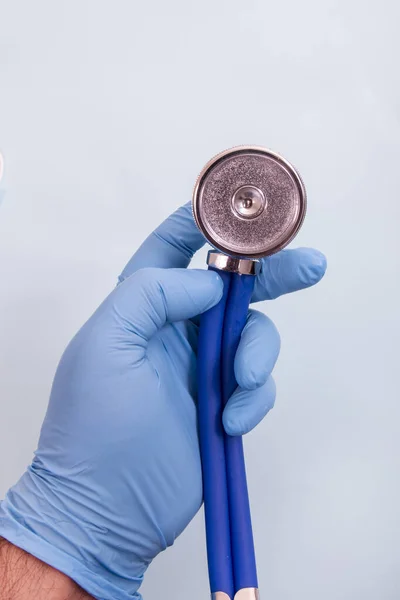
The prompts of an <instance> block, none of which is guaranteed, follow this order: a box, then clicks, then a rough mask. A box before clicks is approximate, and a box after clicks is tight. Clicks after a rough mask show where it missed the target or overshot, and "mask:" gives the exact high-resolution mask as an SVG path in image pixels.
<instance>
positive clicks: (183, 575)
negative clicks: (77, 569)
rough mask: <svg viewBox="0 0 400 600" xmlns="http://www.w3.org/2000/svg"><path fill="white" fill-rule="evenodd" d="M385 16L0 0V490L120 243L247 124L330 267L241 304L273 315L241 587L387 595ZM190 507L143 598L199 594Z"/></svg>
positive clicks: (389, 79) (110, 280)
mask: <svg viewBox="0 0 400 600" xmlns="http://www.w3.org/2000/svg"><path fill="white" fill-rule="evenodd" d="M399 18H400V9H399V4H398V2H397V1H396V0H392V1H391V0H381V1H380V2H377V1H375V2H374V1H369V2H364V1H363V0H338V1H334V0H331V1H324V0H322V1H321V0H303V1H302V2H297V1H296V0H287V1H281V2H272V1H267V0H245V1H243V0H242V1H240V2H239V1H238V0H226V1H221V0H202V2H198V1H197V2H194V1H190V0H186V1H184V0H170V1H169V2H163V1H162V0H158V1H148V2H137V1H134V0H114V1H113V2H111V1H109V2H106V1H105V0H90V1H87V0H79V1H78V0H70V1H69V2H61V1H58V2H54V0H36V1H35V2H30V1H29V0H13V1H11V0H8V1H7V0H0V152H2V154H3V156H4V165H5V166H4V177H3V180H2V182H1V183H0V202H1V206H0V400H1V411H0V419H1V427H0V455H1V466H0V496H2V495H3V494H4V493H5V492H6V490H7V488H8V487H9V486H10V485H11V484H13V483H14V482H15V480H16V479H17V478H18V477H19V475H20V474H21V473H22V472H23V470H24V469H25V467H26V465H27V464H28V463H29V462H30V460H31V457H32V452H33V450H34V449H35V446H36V442H37V438H38V434H39V429H40V425H41V421H42V419H43V416H44V412H45V409H46V404H47V400H48V396H49V390H50V386H51V382H52V378H53V375H54V371H55V369H56V366H57V363H58V360H59V357H60V355H61V353H62V351H63V349H64V347H65V346H66V344H67V343H68V341H69V339H70V338H71V336H72V335H73V334H74V333H75V331H76V330H77V329H78V328H79V327H80V326H81V324H82V323H83V322H84V321H85V320H86V319H87V317H88V316H89V315H90V314H91V313H92V311H93V310H94V309H95V307H96V306H97V305H98V304H99V303H100V302H101V300H102V299H103V298H104V296H105V295H106V294H107V293H108V292H109V291H110V290H111V289H112V287H113V286H114V285H115V282H116V278H117V276H118V274H119V272H120V270H121V269H122V267H123V266H124V264H125V262H126V261H127V260H128V258H129V256H130V254H131V253H132V252H133V251H134V249H135V248H137V246H138V245H139V244H140V242H141V241H142V240H143V239H144V237H145V236H146V235H147V234H148V233H149V232H150V231H151V230H152V229H153V228H154V227H155V226H156V225H157V224H158V223H159V222H160V221H161V220H162V219H164V218H165V217H166V216H167V215H168V214H169V213H170V212H171V211H173V210H174V209H175V208H176V207H177V206H179V205H180V204H182V203H184V202H186V201H187V200H189V199H190V197H191V191H192V187H193V184H194V181H195V178H196V176H197V174H198V172H199V171H200V169H201V168H202V167H203V165H204V164H205V162H206V161H207V160H208V159H209V158H210V157H211V156H213V155H214V154H216V153H217V152H219V151H221V150H223V149H225V148H227V147H229V146H232V145H237V144H246V143H248V144H259V145H264V146H267V147H270V148H272V149H274V150H277V151H279V152H281V153H282V154H283V155H284V156H285V157H287V158H288V159H289V160H290V161H292V162H293V163H294V164H295V165H296V166H297V167H298V169H299V170H300V172H301V173H302V175H303V178H304V180H305V183H306V186H307V189H308V194H309V212H308V216H307V218H306V221H305V224H304V227H303V229H302V231H301V233H300V235H299V236H298V238H297V239H296V242H295V245H298V246H300V245H302V246H315V247H317V248H319V249H321V250H322V251H324V252H325V253H326V255H327V257H328V262H329V267H328V271H327V275H326V278H325V280H324V281H323V282H322V283H321V284H320V285H319V286H317V287H316V288H313V289H310V290H307V291H304V292H300V293H298V294H294V295H292V296H290V297H284V298H280V299H279V300H277V301H274V302H270V303H264V304H262V305H261V309H262V310H264V311H265V312H266V313H268V314H269V315H270V316H271V317H272V318H273V319H274V321H275V322H276V324H277V326H278V328H279V330H280V332H281V335H282V353H281V358H280V361H279V364H278V366H277V368H276V372H275V375H276V380H277V388H278V397H277V402H276V406H275V408H274V410H273V411H272V412H271V414H270V415H269V416H268V418H267V419H266V420H265V422H264V423H263V424H262V425H261V426H260V427H259V428H258V429H257V430H256V431H254V432H253V433H251V434H249V435H248V437H247V439H246V442H245V444H246V456H247V464H248V477H249V487H250V493H251V502H252V511H253V521H254V530H255V540H256V549H257V557H258V568H259V579H260V589H261V593H262V596H263V598H266V599H267V598H268V599H269V600H293V599H296V600H320V599H321V598H323V599H324V600H398V598H399V597H400V569H399V566H400V565H399V563H400V516H399V513H400V511H399V507H400V482H399V477H400V458H399V456H400V402H399V392H398V388H399V385H398V378H399V333H400V321H399V304H400V286H399V271H400V269H399V266H400V265H399V254H400V244H399V235H398V231H399V225H400V221H399V217H400V209H399V173H400V170H399V150H400V84H399V74H398V73H399V67H398V61H399V51H400V42H399V39H400V38H399V35H398V22H399ZM204 257H205V251H204V252H203V253H201V254H200V256H199V257H197V258H196V261H195V264H196V266H202V265H203V264H204ZM202 519H203V515H202V513H200V514H199V515H198V516H197V517H196V519H195V520H194V521H193V523H192V524H191V525H190V527H189V528H188V530H187V531H186V532H185V533H184V534H183V535H182V536H181V538H180V539H179V540H178V541H177V543H176V545H175V546H174V548H172V549H170V550H168V551H167V552H165V553H164V554H163V555H161V556H160V557H158V558H157V559H156V561H155V562H154V564H153V565H152V566H151V568H150V569H149V571H148V573H147V575H146V577H145V583H144V585H143V587H142V590H141V591H142V592H143V594H144V597H145V600H156V599H160V598H174V600H186V599H187V598H188V597H190V598H191V600H203V599H204V598H206V597H208V593H209V592H208V582H207V570H206V559H205V546H204V533H203V520H202Z"/></svg>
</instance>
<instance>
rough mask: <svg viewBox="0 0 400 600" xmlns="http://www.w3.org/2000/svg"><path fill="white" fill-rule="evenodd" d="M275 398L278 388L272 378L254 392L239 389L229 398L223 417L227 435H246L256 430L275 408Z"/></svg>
mask: <svg viewBox="0 0 400 600" xmlns="http://www.w3.org/2000/svg"><path fill="white" fill-rule="evenodd" d="M275 396H276V387H275V381H274V379H273V377H272V376H270V377H269V378H268V379H267V381H266V383H264V385H262V386H261V387H259V388H256V389H254V390H244V389H242V388H240V387H238V388H237V389H236V390H235V391H234V393H233V394H232V396H231V397H230V398H229V400H228V403H227V405H226V406H225V409H224V413H223V415H222V421H223V425H224V429H225V431H226V433H227V434H228V435H244V434H245V433H248V432H249V431H251V430H252V429H254V427H255V426H256V425H258V423H260V421H262V419H263V418H264V417H265V416H266V414H267V413H268V412H269V411H270V410H271V408H273V406H274V404H275Z"/></svg>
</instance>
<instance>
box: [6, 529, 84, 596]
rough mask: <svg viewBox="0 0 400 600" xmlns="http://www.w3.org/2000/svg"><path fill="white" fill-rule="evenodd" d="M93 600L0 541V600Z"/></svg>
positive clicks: (37, 562)
mask: <svg viewBox="0 0 400 600" xmlns="http://www.w3.org/2000/svg"><path fill="white" fill-rule="evenodd" d="M31 598H35V600H92V597H91V596H89V595H88V594H87V593H86V592H85V591H84V590H83V589H82V588H80V587H79V586H78V585H77V584H76V583H75V582H74V581H72V579H70V578H69V577H67V576H66V575H64V574H63V573H61V572H60V571H57V570H56V569H54V568H53V567H50V566H49V565H47V564H46V563H44V562H42V561H40V560H39V559H37V558H35V557H34V556H32V555H31V554H28V553H27V552H25V551H24V550H21V549H20V548H18V547H17V546H14V545H13V544H11V543H10V542H8V541H7V540H5V539H3V538H0V600H28V599H29V600H30V599H31Z"/></svg>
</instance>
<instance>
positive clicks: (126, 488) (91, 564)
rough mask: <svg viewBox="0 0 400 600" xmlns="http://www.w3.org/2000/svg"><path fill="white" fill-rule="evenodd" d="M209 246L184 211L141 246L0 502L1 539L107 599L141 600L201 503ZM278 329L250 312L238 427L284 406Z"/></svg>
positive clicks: (293, 273) (318, 268)
mask: <svg viewBox="0 0 400 600" xmlns="http://www.w3.org/2000/svg"><path fill="white" fill-rule="evenodd" d="M203 243H204V239H203V237H202V235H201V234H200V233H199V231H198V230H197V228H196V226H195V225H194V223H193V220H192V216H191V210H190V206H189V205H186V206H184V207H182V208H180V209H179V210H178V211H177V212H175V213H174V214H173V215H172V216H171V217H169V219H167V220H166V221H165V222H164V223H163V224H162V225H161V226H160V227H159V228H158V229H157V230H156V231H155V232H154V233H153V234H152V235H150V236H149V237H148V238H147V240H146V241H145V242H144V243H143V245H142V246H141V247H140V248H139V250H138V251H137V252H136V254H135V255H134V256H133V258H132V259H131V261H130V262H129V263H128V265H127V266H126V268H125V269H124V271H123V273H122V275H121V276H120V278H119V281H120V283H119V285H118V286H117V288H116V289H115V290H114V291H112V292H111V294H110V295H109V296H108V297H107V298H106V299H105V301H104V302H103V304H101V306H100V307H99V308H98V309H97V311H96V312H95V313H94V315H93V316H92V317H91V318H90V319H89V320H88V321H87V323H86V324H85V325H84V326H83V327H82V329H81V330H80V331H79V332H78V334H77V335H76V336H75V337H74V338H73V340H72V341H71V343H70V344H69V346H68V347H67V349H66V351H65V353H64V355H63V357H62V358H61V362H60V364H59V367H58V370H57V373H56V376H55V380H54V384H53V389H52V392H51V398H50V403H49V407H48V410H47V414H46V418H45V420H44V423H43V427H42V431H41V435H40V440H39V447H38V450H37V452H36V454H35V458H34V460H33V463H32V465H31V466H30V467H29V468H28V470H27V471H26V473H25V474H24V475H23V476H22V478H21V479H20V480H19V481H18V483H17V484H16V485H15V486H14V487H13V488H11V489H10V490H9V492H8V493H7V496H6V498H5V500H4V501H3V502H2V504H1V508H0V535H1V536H3V537H5V538H6V539H8V540H9V541H10V542H12V543H13V544H15V545H17V546H19V547H20V548H22V549H24V550H26V551H27V552H29V553H30V554H33V555H34V556H36V557H37V558H39V559H41V560H43V561H44V562H46V563H48V564H49V565H51V566H53V567H55V568H56V569H58V570H60V571H62V572H64V573H65V574H67V575H68V576H69V577H71V578H72V579H74V580H75V581H76V582H77V583H78V584H80V585H81V586H82V587H83V588H84V589H85V590H86V591H87V592H89V594H91V595H92V596H94V597H95V598H98V599H100V598H101V599H104V600H131V599H132V598H139V597H140V596H139V594H138V592H137V590H138V588H139V586H140V584H141V581H142V578H143V574H144V572H145V571H146V568H147V566H148V565H149V563H150V562H151V561H152V560H153V558H154V557H155V556H156V555H157V554H158V553H159V552H161V551H162V550H164V549H165V548H166V547H167V546H169V545H171V544H173V542H174V540H175V539H176V537H177V536H178V535H179V534H180V533H181V531H182V530H183V529H184V528H185V527H186V526H187V524H188V523H189V521H190V520H191V519H192V518H193V516H194V515H195V513H196V512H197V511H198V509H199V507H200V505H201V501H202V486H201V465H200V454H199V446H198V438H197V429H196V406H195V396H196V393H195V389H196V382H195V379H196V377H195V376H196V342H197V326H196V324H195V323H194V322H193V321H192V320H190V319H191V318H192V317H195V316H196V315H198V314H200V313H202V312H203V311H205V310H207V309H208V308H210V307H211V306H213V305H214V304H216V303H217V302H218V300H219V298H220V296H221V291H222V284H221V279H220V278H219V276H218V275H217V274H216V273H214V272H212V271H206V270H186V267H187V265H188V263H189V261H190V259H191V257H192V255H193V253H194V252H195V251H196V250H198V249H199V248H200V247H201V246H202V245H203ZM325 266H326V263H325V258H324V256H323V255H322V254H320V253H319V252H317V251H316V250H310V249H299V250H287V251H283V252H280V253H279V254H277V255H275V256H272V257H271V258H268V259H266V260H263V264H262V272H261V274H260V275H259V276H258V278H257V282H256V287H255V292H254V300H255V301H257V300H264V299H267V298H276V297H277V296H279V295H280V294H284V293H286V292H292V291H295V290H298V289H301V288H305V287H308V286H310V285H313V284H315V283H316V282H317V281H319V280H320V279H321V277H322V275H323V274H324V271H325ZM278 352H279V335H278V333H277V331H276V329H275V327H274V325H273V323H272V322H271V321H270V320H269V319H268V318H267V317H266V316H265V315H263V314H262V313H259V312H256V311H250V313H249V318H248V322H247V325H246V327H245V329H244V331H243V334H242V338H241V343H240V347H239V349H238V352H237V355H236V362H235V373H236V378H237V381H238V384H239V386H240V387H238V389H237V390H236V392H235V393H234V394H233V396H232V397H231V399H230V401H229V403H228V404H227V406H226V408H225V412H224V417H223V418H224V426H225V429H226V431H227V432H228V433H229V434H231V435H235V434H236V435H237V434H243V433H245V432H247V431H249V430H250V429H252V427H254V426H255V425H256V424H257V423H258V422H259V421H260V420H261V419H262V417H263V416H264V415H265V414H266V412H267V411H268V410H269V409H270V408H271V407H272V406H273V403H274V399H275V386H274V382H273V380H272V377H271V371H272V369H273V366H274V363H275V361H276V359H277V356H278Z"/></svg>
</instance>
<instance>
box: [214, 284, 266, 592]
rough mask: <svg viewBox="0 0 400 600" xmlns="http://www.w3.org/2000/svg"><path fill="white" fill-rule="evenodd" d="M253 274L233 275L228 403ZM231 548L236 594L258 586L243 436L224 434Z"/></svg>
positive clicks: (225, 345) (226, 342) (225, 378)
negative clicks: (244, 589)
mask: <svg viewBox="0 0 400 600" xmlns="http://www.w3.org/2000/svg"><path fill="white" fill-rule="evenodd" d="M254 280H255V277H254V276H253V275H237V274H234V275H232V276H231V284H230V288H229V296H228V301H227V304H226V307H225V319H224V329H223V339H222V399H223V404H224V405H225V404H226V402H227V401H228V399H229V398H230V396H231V395H232V393H233V392H234V391H235V389H236V387H237V382H236V379H235V373H234V361H235V355H236V351H237V348H238V345H239V341H240V336H241V334H242V330H243V327H244V325H245V323H246V320H247V313H248V308H249V303H250V299H251V296H252V293H253V288H254ZM224 439H225V461H226V473H227V485H228V500H229V520H230V534H231V548H232V566H233V576H234V593H236V592H237V591H238V590H241V589H243V588H258V583H257V568H256V560H255V552H254V542H253V532H252V526H251V514H250V504H249V496H248V491H247V481H246V469H245V461H244V454H243V442H242V437H241V436H229V435H227V434H225V435H224Z"/></svg>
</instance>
